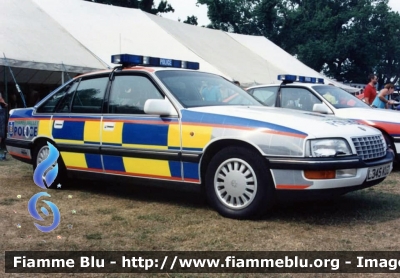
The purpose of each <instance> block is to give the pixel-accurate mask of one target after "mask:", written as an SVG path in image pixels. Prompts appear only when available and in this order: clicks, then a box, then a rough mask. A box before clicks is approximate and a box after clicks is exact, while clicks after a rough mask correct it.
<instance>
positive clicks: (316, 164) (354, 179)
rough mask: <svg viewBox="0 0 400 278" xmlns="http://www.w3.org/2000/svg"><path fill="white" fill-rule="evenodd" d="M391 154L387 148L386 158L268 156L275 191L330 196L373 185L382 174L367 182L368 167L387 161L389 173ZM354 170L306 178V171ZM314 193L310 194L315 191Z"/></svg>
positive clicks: (378, 180)
mask: <svg viewBox="0 0 400 278" xmlns="http://www.w3.org/2000/svg"><path fill="white" fill-rule="evenodd" d="M393 159H394V153H393V151H391V150H389V151H388V152H387V153H386V156H385V157H382V158H380V159H376V160H372V161H364V160H361V159H360V158H359V157H358V156H352V157H347V158H335V159H332V158H322V159H321V158H318V159H316V158H295V159H284V158H268V165H269V168H270V169H271V174H272V177H273V179H274V183H275V188H276V189H277V191H317V190H318V191H321V192H320V193H321V194H322V193H328V191H327V190H329V191H331V192H330V193H328V194H330V195H332V194H333V193H335V191H337V194H336V195H341V194H345V193H347V192H350V191H353V190H358V189H361V188H365V187H369V186H373V185H376V184H378V183H380V182H382V181H383V180H384V179H385V177H382V178H378V179H375V180H370V181H367V175H368V169H370V168H371V167H377V166H382V165H387V164H390V172H391V171H392V167H393ZM345 169H355V170H356V174H355V175H354V176H351V177H342V178H332V179H307V178H306V177H305V175H304V171H305V170H313V171H321V170H335V171H336V170H345ZM315 193H316V192H314V193H312V194H315Z"/></svg>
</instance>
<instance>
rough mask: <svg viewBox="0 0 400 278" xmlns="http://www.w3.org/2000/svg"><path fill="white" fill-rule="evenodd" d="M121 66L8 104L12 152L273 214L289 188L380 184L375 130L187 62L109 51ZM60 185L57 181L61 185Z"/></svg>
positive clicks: (63, 169) (383, 163)
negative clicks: (264, 96) (253, 91)
mask: <svg viewBox="0 0 400 278" xmlns="http://www.w3.org/2000/svg"><path fill="white" fill-rule="evenodd" d="M112 61H113V62H114V63H117V64H121V66H117V67H115V68H114V69H113V70H109V71H101V72H96V73H89V74H85V75H82V76H79V77H76V78H74V79H73V80H71V81H69V82H68V83H66V84H65V85H63V86H61V87H60V88H58V89H56V90H55V91H54V92H52V93H51V94H49V95H48V96H47V97H46V98H45V99H43V100H42V101H41V102H40V103H38V104H37V105H36V106H35V107H32V108H25V109H14V110H12V111H11V112H10V119H9V125H8V126H9V130H8V137H7V140H6V145H7V150H8V152H9V153H10V154H11V155H12V156H13V157H14V158H16V159H20V160H22V161H25V162H27V163H31V164H33V167H34V168H35V167H36V166H37V165H38V164H39V163H41V162H42V161H44V160H45V159H46V157H47V156H48V153H49V146H48V145H47V142H49V143H51V144H52V145H54V146H55V147H56V148H57V149H58V151H59V152H60V154H61V156H60V157H59V161H58V165H59V172H60V173H61V174H62V173H66V174H67V176H68V177H69V178H72V177H89V178H92V179H103V178H106V177H111V178H113V179H114V178H116V177H120V178H123V177H125V178H128V180H130V181H131V180H136V181H137V179H142V180H143V179H145V180H146V181H161V182H163V183H164V184H165V183H167V184H168V182H170V184H171V185H172V183H174V184H176V183H179V184H182V186H187V185H189V184H197V185H201V186H202V188H204V190H205V192H206V195H207V198H208V200H209V202H210V203H211V204H212V205H213V207H214V208H215V209H216V210H217V211H218V212H219V213H220V214H222V215H224V216H226V217H231V218H249V217H254V216H257V215H260V214H263V213H264V212H266V211H267V210H268V209H269V208H271V207H272V205H273V204H274V202H275V201H276V200H277V199H278V198H279V197H280V196H283V194H284V193H294V194H295V196H296V197H297V198H299V197H300V196H301V195H302V194H304V195H308V194H317V196H321V195H329V196H331V195H340V194H344V193H347V192H349V191H353V190H357V189H361V188H365V187H368V186H372V185H375V184H378V183H379V182H381V181H382V180H384V179H385V177H386V176H387V175H388V174H389V173H390V171H391V170H392V160H393V154H392V152H390V151H388V150H387V145H386V143H385V140H384V138H383V136H382V134H381V132H380V131H379V130H377V129H374V128H371V127H368V126H365V125H361V124H358V123H355V122H353V121H349V120H341V119H337V118H334V117H329V116H324V115H319V114H313V113H301V112H298V111H294V110H286V109H276V108H268V107H265V106H263V105H262V104H261V103H259V102H258V101H257V100H256V99H254V98H253V97H251V96H250V95H249V94H247V93H246V92H245V91H244V90H242V89H241V88H240V87H238V86H236V85H234V84H233V83H232V82H230V81H228V80H226V79H225V78H223V77H221V76H218V75H215V74H211V73H206V72H200V71H198V69H199V64H198V63H194V62H185V61H179V60H171V59H163V58H155V57H144V56H138V55H129V54H121V55H113V56H112ZM53 184H56V183H53Z"/></svg>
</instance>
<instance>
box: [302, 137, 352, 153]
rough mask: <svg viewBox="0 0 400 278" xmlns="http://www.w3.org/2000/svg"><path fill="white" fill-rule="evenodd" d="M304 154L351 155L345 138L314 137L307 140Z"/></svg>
mask: <svg viewBox="0 0 400 278" xmlns="http://www.w3.org/2000/svg"><path fill="white" fill-rule="evenodd" d="M306 154H307V155H308V156H311V157H329V156H345V155H351V154H352V152H351V149H350V147H349V144H348V143H347V141H346V140H345V139H316V140H309V141H308V142H307V150H306Z"/></svg>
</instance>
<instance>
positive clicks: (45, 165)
mask: <svg viewBox="0 0 400 278" xmlns="http://www.w3.org/2000/svg"><path fill="white" fill-rule="evenodd" d="M47 145H48V147H49V155H48V156H47V157H46V159H44V160H43V161H42V162H41V163H39V164H38V165H37V166H36V169H35V172H34V173H33V181H34V182H35V184H36V185H37V186H39V187H40V188H42V189H47V188H49V187H50V186H51V185H52V184H53V182H54V181H55V179H56V178H57V174H58V164H57V159H58V156H59V155H60V153H59V152H58V150H57V149H56V148H55V147H54V146H53V145H52V144H51V143H49V142H47ZM41 197H51V195H50V194H48V193H47V192H39V193H37V194H35V195H33V196H32V198H31V199H30V200H29V202H28V211H29V213H30V215H31V216H32V217H33V218H35V219H36V220H38V221H45V220H44V219H43V217H41V216H40V214H39V213H38V211H37V209H36V206H37V203H38V200H39V198H41ZM42 202H44V203H45V204H47V205H48V206H49V208H50V210H51V213H52V217H53V221H52V223H51V225H50V226H42V225H40V224H38V223H34V224H35V226H36V228H37V229H38V230H39V231H41V232H51V231H52V230H54V229H55V228H57V226H58V224H60V211H59V209H58V207H57V206H56V205H55V204H54V203H52V202H50V201H47V200H42ZM40 210H41V212H42V213H43V214H44V215H45V216H49V215H50V213H49V211H48V210H47V209H46V208H45V207H41V208H40Z"/></svg>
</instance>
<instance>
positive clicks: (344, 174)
mask: <svg viewBox="0 0 400 278" xmlns="http://www.w3.org/2000/svg"><path fill="white" fill-rule="evenodd" d="M356 175H357V169H341V170H336V178H338V179H343V178H351V177H355V176H356Z"/></svg>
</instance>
